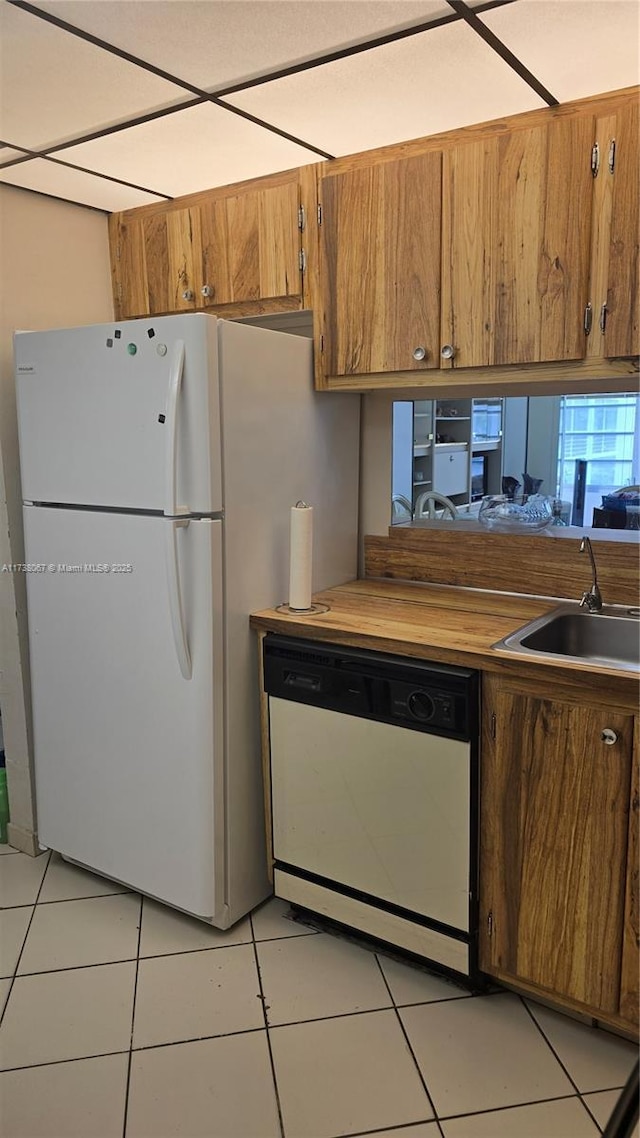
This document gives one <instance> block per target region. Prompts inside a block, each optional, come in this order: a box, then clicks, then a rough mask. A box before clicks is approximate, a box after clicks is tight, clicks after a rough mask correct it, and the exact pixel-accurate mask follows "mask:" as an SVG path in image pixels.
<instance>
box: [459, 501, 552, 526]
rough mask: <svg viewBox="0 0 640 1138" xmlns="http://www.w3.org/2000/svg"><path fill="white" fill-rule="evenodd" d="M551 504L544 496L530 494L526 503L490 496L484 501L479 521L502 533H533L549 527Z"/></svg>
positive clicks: (481, 505)
mask: <svg viewBox="0 0 640 1138" xmlns="http://www.w3.org/2000/svg"><path fill="white" fill-rule="evenodd" d="M552 515H553V511H552V509H551V502H550V500H549V499H548V498H546V497H545V496H544V494H530V495H529V497H528V498H527V499H526V501H517V500H516V499H514V498H508V497H507V495H506V494H488V495H487V496H486V497H484V498H483V499H482V502H481V504H480V512H479V513H478V521H479V522H482V524H483V525H485V526H486V527H487V529H492V530H498V531H501V532H502V533H532V532H535V531H536V530H540V529H544V527H545V526H548V525H549V522H550V521H551V518H552Z"/></svg>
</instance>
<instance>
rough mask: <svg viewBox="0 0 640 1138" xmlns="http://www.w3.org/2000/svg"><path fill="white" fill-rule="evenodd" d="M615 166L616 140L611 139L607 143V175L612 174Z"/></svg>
mask: <svg viewBox="0 0 640 1138" xmlns="http://www.w3.org/2000/svg"><path fill="white" fill-rule="evenodd" d="M615 165H616V140H615V138H612V139H611V140H610V142H609V173H610V174H613V171H614V170H615Z"/></svg>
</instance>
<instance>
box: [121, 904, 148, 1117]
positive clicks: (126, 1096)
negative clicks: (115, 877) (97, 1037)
mask: <svg viewBox="0 0 640 1138" xmlns="http://www.w3.org/2000/svg"><path fill="white" fill-rule="evenodd" d="M143 914H144V897H143V896H142V894H140V910H139V917H138V920H139V922H140V924H139V925H138V948H137V951H136V974H135V977H134V981H133V1005H132V1008H131V1035H130V1037H129V1061H128V1063H127V1080H126V1084H125V1091H124V1118H123V1120H122V1138H126V1134H127V1117H128V1114H129V1088H130V1086H131V1064H132V1062H133V1029H134V1027H135V1022H136V995H137V992H138V972H139V969H140V942H141V940H142V920H143Z"/></svg>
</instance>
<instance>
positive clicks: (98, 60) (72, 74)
mask: <svg viewBox="0 0 640 1138" xmlns="http://www.w3.org/2000/svg"><path fill="white" fill-rule="evenodd" d="M0 40H1V42H2V52H1V57H0V58H1V64H2V67H1V80H0V106H1V108H2V113H1V118H0V137H2V138H6V139H10V140H11V142H12V143H13V144H14V145H16V146H25V147H27V148H28V149H38V148H43V147H46V146H49V145H54V144H55V143H56V142H59V141H62V140H63V139H68V138H73V137H75V136H77V135H81V134H88V133H90V132H92V131H94V130H100V129H102V128H103V127H106V126H109V125H111V124H113V123H115V122H119V121H122V120H123V119H127V118H135V117H136V116H138V115H141V114H145V113H147V112H148V111H151V110H154V109H156V108H158V107H161V106H168V105H172V104H175V103H178V102H183V101H184V100H185V99H186V98H191V97H192V96H190V95H189V94H188V93H187V92H185V91H184V90H183V88H180V87H177V86H176V85H175V84H173V83H167V82H166V81H165V80H164V79H159V78H158V77H157V76H155V75H151V74H150V73H149V72H147V71H143V70H142V69H141V68H139V67H136V66H135V65H134V64H132V63H127V62H126V61H125V60H122V59H118V58H117V57H116V56H114V55H112V54H110V53H109V52H106V51H103V50H102V48H99V47H95V46H94V45H93V44H89V43H87V42H85V41H84V40H81V39H78V37H77V36H72V35H69V34H68V33H67V32H63V31H61V30H60V29H59V28H56V27H53V26H52V25H51V24H49V23H46V22H45V21H44V20H41V19H39V18H38V17H37V16H32V15H30V14H29V13H28V12H25V11H23V10H21V9H20V8H14V7H13V6H12V5H10V4H7V3H3V4H2V5H1V6H0Z"/></svg>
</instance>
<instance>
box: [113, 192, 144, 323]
mask: <svg viewBox="0 0 640 1138" xmlns="http://www.w3.org/2000/svg"><path fill="white" fill-rule="evenodd" d="M109 247H110V252H111V279H112V284H113V307H114V315H115V318H116V320H126V319H127V318H128V317H130V316H147V315H148V313H149V294H148V290H147V266H146V260H145V245H144V232H143V229H142V221H141V220H140V218H138V217H131V215H130V214H125V213H112V214H111V215H110V217H109Z"/></svg>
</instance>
